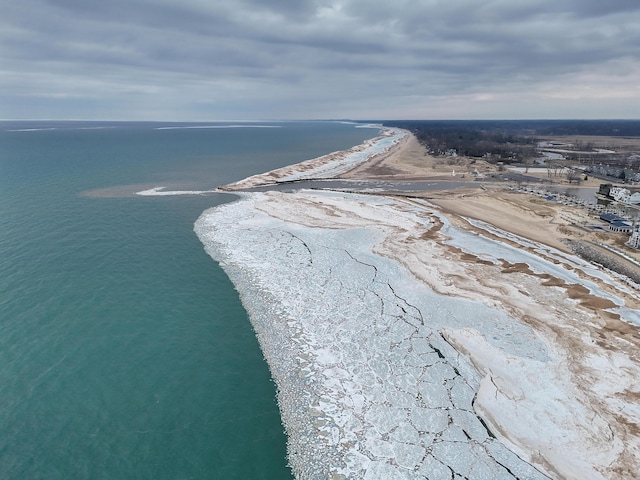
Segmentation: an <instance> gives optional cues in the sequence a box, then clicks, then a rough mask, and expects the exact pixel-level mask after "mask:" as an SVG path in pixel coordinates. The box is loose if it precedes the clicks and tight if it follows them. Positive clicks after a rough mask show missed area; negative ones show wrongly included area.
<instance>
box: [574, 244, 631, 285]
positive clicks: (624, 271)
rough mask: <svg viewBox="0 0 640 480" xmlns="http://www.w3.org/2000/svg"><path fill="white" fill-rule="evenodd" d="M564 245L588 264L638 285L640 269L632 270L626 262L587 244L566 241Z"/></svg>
mask: <svg viewBox="0 0 640 480" xmlns="http://www.w3.org/2000/svg"><path fill="white" fill-rule="evenodd" d="M565 243H566V245H567V246H568V247H569V248H570V249H571V251H573V252H574V253H575V254H576V255H579V256H580V257H582V258H584V259H585V260H588V261H590V262H595V263H597V264H598V265H602V266H603V267H604V268H607V269H609V270H611V271H614V272H616V273H619V274H620V275H624V276H625V277H627V278H629V279H630V280H631V281H633V282H635V283H636V284H639V285H640V268H638V267H635V268H634V267H632V266H630V265H629V264H628V262H624V261H622V260H618V259H617V258H616V257H615V256H614V255H613V254H611V253H606V252H603V251H601V250H600V249H598V248H595V247H594V246H593V245H591V244H589V243H587V242H581V241H579V240H567V241H566V242H565Z"/></svg>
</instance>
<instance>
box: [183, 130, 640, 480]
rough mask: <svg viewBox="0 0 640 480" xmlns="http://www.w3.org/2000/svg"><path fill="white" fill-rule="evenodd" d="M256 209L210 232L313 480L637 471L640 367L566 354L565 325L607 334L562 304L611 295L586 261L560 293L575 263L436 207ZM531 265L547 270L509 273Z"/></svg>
mask: <svg viewBox="0 0 640 480" xmlns="http://www.w3.org/2000/svg"><path fill="white" fill-rule="evenodd" d="M396 134H398V132H396ZM374 144H375V142H374ZM385 148H389V147H388V146H387V147H385ZM364 151H365V152H366V151H367V148H366V147H365V148H364ZM347 152H349V151H347ZM331 155H332V156H333V158H339V159H341V160H340V161H342V162H343V163H344V161H343V159H344V156H345V155H342V156H341V155H336V154H331ZM327 157H328V156H327ZM314 162H315V163H316V164H318V163H319V164H324V165H327V164H330V163H331V159H330V158H324V159H315V160H314ZM305 163H306V165H303V166H302V167H301V168H300V169H299V171H301V172H306V173H307V174H309V172H310V171H311V170H313V169H312V168H311V169H310V168H309V163H307V162H305ZM288 168H289V170H287V171H282V172H280V178H283V177H285V176H286V175H293V174H295V168H296V166H292V167H288ZM322 168H323V169H324V171H331V170H332V169H331V167H326V166H324V167H322ZM265 175H266V176H265V177H263V179H262V180H263V181H264V180H265V178H266V179H271V180H272V179H273V177H274V175H273V174H265ZM251 178H252V179H253V180H252V184H254V181H255V177H251ZM240 183H242V182H240ZM241 195H242V198H241V200H239V201H237V202H234V203H231V204H226V205H223V206H220V207H216V208H214V209H211V210H208V211H207V212H205V213H204V214H203V215H202V216H201V217H200V219H199V220H198V222H197V223H196V226H195V230H196V232H197V234H198V236H199V238H200V239H201V241H202V242H203V244H204V245H205V248H206V250H207V252H208V253H209V254H210V255H211V256H212V257H213V258H214V259H216V260H217V261H219V262H220V264H221V265H222V267H223V268H224V269H225V271H226V272H227V273H228V274H229V276H230V278H231V279H232V281H233V282H234V284H235V285H236V288H237V289H238V291H239V292H240V295H241V298H242V301H243V304H244V305H245V308H246V309H247V311H248V313H249V315H250V318H251V321H252V324H253V326H254V329H255V330H256V333H257V336H258V338H259V340H260V344H261V348H262V349H263V352H264V355H265V357H266V359H267V361H268V363H269V367H270V369H271V371H272V374H273V377H274V379H275V381H276V384H277V387H278V402H279V405H280V409H281V413H282V419H283V423H284V425H285V429H286V431H287V434H288V437H289V448H288V451H289V460H290V463H291V465H292V468H293V470H294V473H295V474H296V476H297V477H298V478H305V479H306V478H366V479H373V478H380V479H383V478H384V479H389V478H430V479H433V478H447V479H448V478H452V476H453V475H454V474H458V475H460V476H462V477H466V478H487V479H489V478H491V479H495V478H544V477H545V476H550V477H553V478H608V477H609V476H610V475H611V472H613V471H614V470H613V469H615V468H618V469H623V468H634V465H633V456H634V454H637V452H638V439H637V438H629V436H628V435H627V436H625V435H626V432H625V430H624V429H620V428H617V424H616V421H617V420H616V418H615V415H614V413H615V412H616V411H623V412H626V415H627V417H629V419H630V420H633V419H634V418H635V419H637V418H638V413H639V412H638V407H637V406H636V405H635V404H634V403H633V402H631V401H627V400H625V399H624V398H621V397H620V395H617V393H619V392H624V391H632V390H633V389H634V388H636V387H637V385H636V387H634V385H635V384H634V380H633V378H634V375H636V376H635V378H638V376H637V375H638V374H640V371H639V370H638V365H637V363H635V362H634V361H632V359H630V358H627V357H626V356H625V355H624V354H623V353H621V352H620V351H606V349H602V348H597V345H596V346H594V345H593V343H594V342H593V338H591V337H592V335H591V333H590V331H585V332H580V333H579V334H576V338H577V340H576V339H574V341H576V342H578V343H579V342H582V343H584V344H580V345H579V346H578V347H577V348H576V346H575V345H569V344H568V343H567V342H566V341H564V340H565V339H562V340H559V337H561V335H559V334H558V329H559V328H579V327H577V326H579V325H580V324H594V323H597V319H595V318H594V316H593V313H592V312H591V311H589V310H588V309H585V308H583V307H582V306H581V305H580V304H579V303H578V302H574V301H571V300H568V299H567V298H566V295H564V292H563V290H562V284H569V283H570V282H575V284H581V283H583V281H584V279H585V278H587V279H590V280H589V282H592V281H593V280H594V279H593V278H591V277H590V276H589V274H587V273H586V272H585V271H582V270H581V269H580V267H579V265H580V262H579V261H577V260H576V261H573V259H571V261H567V263H566V265H567V266H562V267H561V268H564V270H565V271H564V273H563V275H562V277H563V278H561V279H559V280H560V284H559V286H558V285H555V286H548V285H545V284H544V282H543V281H542V280H541V278H540V276H541V270H542V271H544V272H543V273H544V274H546V275H550V276H553V277H554V278H557V277H558V268H559V267H558V266H557V262H558V261H557V258H559V257H561V256H562V255H564V254H560V253H559V252H557V251H552V249H550V248H549V247H545V246H542V245H539V246H537V248H536V250H537V251H538V253H537V254H536V253H532V251H525V250H524V249H522V248H518V246H514V245H510V244H508V243H505V242H503V241H500V240H496V239H495V238H490V236H489V235H487V236H486V237H482V236H478V235H471V234H469V233H467V232H464V231H462V230H460V229H458V228H454V227H453V226H451V225H450V224H448V222H447V219H446V217H444V216H443V215H442V214H441V213H439V212H438V210H437V209H435V208H433V207H432V206H430V205H429V204H427V203H426V202H416V201H409V200H406V199H397V198H395V199H391V198H387V197H384V196H363V195H353V194H344V193H331V192H309V191H301V192H297V193H281V192H269V193H242V194H241ZM469 256H471V259H470V257H469ZM566 258H568V259H569V258H570V257H568V256H567V257H566ZM520 263H521V264H524V265H532V264H534V263H535V265H536V266H535V268H536V272H532V271H530V272H527V271H526V269H525V270H523V271H520V272H516V273H511V274H505V273H504V271H505V268H508V267H509V265H511V266H513V265H516V264H520ZM520 270H522V269H520ZM609 280H610V281H611V282H612V284H614V283H615V280H613V279H609V278H607V279H606V281H607V282H609ZM590 294H591V295H598V292H593V291H592V292H591V293H590ZM618 304H624V300H622V299H619V302H618ZM572 338H573V337H572ZM572 362H577V363H576V364H573V363H572ZM576 365H577V366H578V367H579V371H578V370H576V368H577V367H576ZM621 366H623V367H624V374H623V375H621V374H620V367H621ZM585 379H586V380H588V381H589V382H590V383H589V384H588V385H586V386H585V385H582V387H580V386H579V385H578V380H580V382H583V381H585ZM590 390H591V391H592V392H591V394H589V391H590ZM487 427H488V428H487ZM496 437H497V438H496ZM602 445H607V448H606V449H603V448H602ZM514 452H515V454H514ZM516 454H517V455H516ZM629 458H631V460H629ZM635 458H636V463H637V455H635ZM624 462H631V464H629V465H626V464H625V465H622V463H624ZM629 471H633V470H629Z"/></svg>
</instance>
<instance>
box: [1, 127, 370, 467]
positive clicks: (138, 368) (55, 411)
mask: <svg viewBox="0 0 640 480" xmlns="http://www.w3.org/2000/svg"><path fill="white" fill-rule="evenodd" d="M280 125H282V127H281V128H229V129H227V128H225V129H217V128H216V129H170V130H158V129H157V127H159V126H163V125H159V124H142V123H109V124H107V123H90V124H86V123H71V122H67V123H51V122H39V123H38V122H35V123H34V122H29V123H18V124H16V123H11V122H0V259H1V262H0V478H3V479H14V478H15V479H72V478H73V479H76V478H92V479H99V478H110V479H129V478H130V479H165V478H166V479H178V478H185V479H186V478H190V479H191V478H193V479H201V478H202V479H204V478H216V479H217V478H221V479H234V478H251V479H286V478H291V473H290V470H289V469H288V467H287V464H286V438H285V436H284V434H283V429H282V426H281V424H280V418H279V415H278V410H277V405H276V402H275V388H274V385H273V383H272V381H271V378H270V375H269V371H268V369H267V366H266V364H265V362H264V360H263V358H262V354H261V352H260V350H259V347H258V343H257V340H256V339H255V336H254V333H253V330H252V329H251V325H250V323H249V321H248V319H247V316H246V313H245V311H244V310H243V308H242V305H241V304H240V302H239V300H238V295H237V293H236V291H235V290H234V288H233V286H232V284H231V283H230V282H229V280H228V279H227V277H226V276H225V274H224V273H223V272H222V270H221V269H220V268H219V267H218V266H217V265H216V264H215V262H213V261H212V260H211V259H210V257H208V256H207V255H206V254H205V252H204V250H203V247H202V245H201V244H200V243H199V241H198V239H197V237H196V235H195V234H194V233H193V223H194V221H195V220H196V219H197V218H198V216H199V215H200V214H201V213H202V211H203V210H205V209H206V208H209V207H211V206H214V205H217V204H220V203H222V202H227V201H231V200H232V199H233V197H232V196H230V195H221V194H212V195H207V196H189V197H139V196H134V195H131V194H130V193H131V192H133V191H135V190H136V189H138V190H139V189H143V188H142V187H141V188H138V186H139V185H142V186H147V188H149V187H151V186H156V185H165V186H168V187H170V188H184V189H194V190H198V189H210V188H213V187H215V186H217V185H220V184H224V183H228V182H231V181H234V180H239V179H241V178H244V177H246V176H248V175H250V174H254V173H259V172H262V171H266V170H270V169H273V168H275V167H278V166H282V165H287V164H291V163H294V162H298V161H301V160H304V159H307V158H312V157H315V156H318V155H321V154H324V153H328V152H331V151H335V150H341V149H345V148H348V147H350V146H352V145H355V144H358V143H360V142H361V141H362V140H364V139H366V138H371V137H372V136H374V135H375V134H376V133H377V130H371V129H356V128H354V127H353V126H352V125H343V124H337V123H283V124H280ZM40 127H43V128H50V127H54V128H55V129H54V130H46V129H43V130H31V131H11V130H23V129H32V128H40ZM86 127H92V128H91V129H86ZM93 127H108V128H99V129H94V128H93Z"/></svg>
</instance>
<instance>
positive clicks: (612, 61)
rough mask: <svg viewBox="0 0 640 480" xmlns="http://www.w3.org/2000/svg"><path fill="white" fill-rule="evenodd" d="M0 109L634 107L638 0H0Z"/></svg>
mask: <svg viewBox="0 0 640 480" xmlns="http://www.w3.org/2000/svg"><path fill="white" fill-rule="evenodd" d="M0 6H2V15H1V17H0V118H5V119H25V118H34V119H44V118H60V119H116V120H144V119H147V120H195V121H198V120H227V119H300V118H305V119H316V118H351V119H484V118H488V119H491V118H497V119H501V118H640V1H639V0H482V1H480V0H335V1H334V0H95V1H94V0H16V1H13V0H0Z"/></svg>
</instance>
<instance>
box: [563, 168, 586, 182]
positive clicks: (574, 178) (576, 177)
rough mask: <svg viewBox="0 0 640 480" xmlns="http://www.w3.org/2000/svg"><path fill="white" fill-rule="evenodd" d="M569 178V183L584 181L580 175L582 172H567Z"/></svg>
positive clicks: (570, 170)
mask: <svg viewBox="0 0 640 480" xmlns="http://www.w3.org/2000/svg"><path fill="white" fill-rule="evenodd" d="M565 175H566V177H567V181H568V182H569V183H578V184H579V183H580V182H581V181H582V176H581V175H580V172H579V171H577V170H574V169H572V168H570V169H568V170H567V173H566V174H565Z"/></svg>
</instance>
